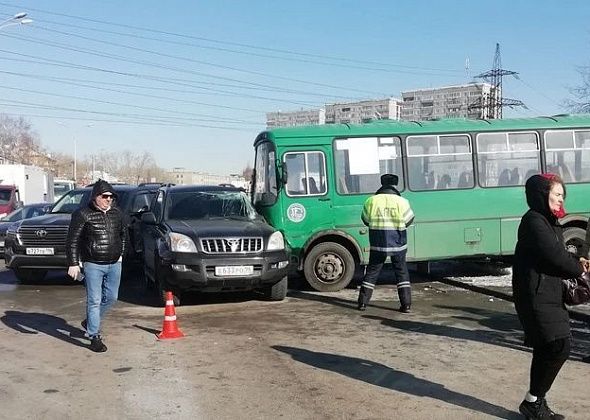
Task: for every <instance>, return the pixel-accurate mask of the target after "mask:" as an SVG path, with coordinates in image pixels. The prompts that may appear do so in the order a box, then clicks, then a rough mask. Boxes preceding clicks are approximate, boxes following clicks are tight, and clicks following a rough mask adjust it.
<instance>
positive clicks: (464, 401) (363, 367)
mask: <svg viewBox="0 0 590 420" xmlns="http://www.w3.org/2000/svg"><path fill="white" fill-rule="evenodd" d="M272 348H273V349H275V350H278V351H281V352H283V353H286V354H288V355H290V356H291V357H292V358H293V360H296V361H298V362H301V363H305V364H307V365H309V366H313V367H316V368H319V369H324V370H328V371H331V372H335V373H338V374H340V375H344V376H347V377H349V378H352V379H356V380H359V381H363V382H367V383H369V384H372V385H377V386H380V387H383V388H387V389H391V390H394V391H397V392H403V393H405V394H409V395H415V396H417V397H429V398H434V399H437V400H440V401H443V402H445V403H448V404H453V405H456V406H459V407H463V408H467V409H469V410H473V411H477V412H480V413H483V414H487V415H490V416H494V417H499V418H502V419H520V418H521V415H520V414H518V413H516V412H514V411H510V410H507V409H505V408H504V407H500V406H498V405H495V404H491V403H488V402H486V401H483V400H480V399H479V398H475V397H472V396H471V395H466V394H462V393H460V392H456V391H453V390H451V389H448V388H446V387H445V386H444V385H442V384H439V383H436V382H432V381H429V380H427V379H422V378H419V377H417V376H415V375H412V374H410V373H406V372H403V371H401V370H397V369H393V368H391V367H389V366H386V365H383V364H381V363H376V362H373V361H370V360H366V359H360V358H356V357H349V356H343V355H339V354H330V353H320V352H315V351H311V350H306V349H301V348H296V347H287V346H272Z"/></svg>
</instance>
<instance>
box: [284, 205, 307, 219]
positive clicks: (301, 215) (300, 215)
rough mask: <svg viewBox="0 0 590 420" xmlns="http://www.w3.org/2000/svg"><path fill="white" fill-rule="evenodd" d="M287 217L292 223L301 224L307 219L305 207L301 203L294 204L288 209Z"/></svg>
mask: <svg viewBox="0 0 590 420" xmlns="http://www.w3.org/2000/svg"><path fill="white" fill-rule="evenodd" d="M287 217H288V218H289V220H290V221H292V222H295V223H299V222H301V221H302V220H303V219H305V207H303V206H302V205H301V204H299V203H293V204H291V205H290V206H289V208H287Z"/></svg>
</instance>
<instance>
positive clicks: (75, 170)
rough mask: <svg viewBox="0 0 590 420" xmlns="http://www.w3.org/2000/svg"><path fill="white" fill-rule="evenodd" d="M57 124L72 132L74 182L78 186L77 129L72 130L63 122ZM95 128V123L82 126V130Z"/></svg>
mask: <svg viewBox="0 0 590 420" xmlns="http://www.w3.org/2000/svg"><path fill="white" fill-rule="evenodd" d="M55 123H56V124H59V125H61V126H63V127H66V128H69V129H71V130H72V141H73V142H74V182H75V183H76V184H77V183H78V139H77V138H76V128H75V127H74V128H72V127H70V126H69V125H67V124H66V123H64V122H62V121H56V122H55ZM93 126H94V123H88V124H86V125H84V126H82V128H92V127H93Z"/></svg>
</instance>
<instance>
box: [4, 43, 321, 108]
mask: <svg viewBox="0 0 590 420" xmlns="http://www.w3.org/2000/svg"><path fill="white" fill-rule="evenodd" d="M0 52H3V53H6V54H14V55H17V56H20V57H29V58H34V59H40V60H43V61H44V62H41V63H39V62H38V61H31V62H33V63H37V64H46V65H55V66H60V67H67V68H74V69H78V70H89V71H97V72H102V73H107V74H115V75H119V76H127V77H134V78H139V79H144V80H151V81H158V82H161V83H165V84H172V85H177V86H185V87H192V88H197V89H204V90H209V91H212V92H217V91H218V90H216V89H212V88H206V87H201V86H195V85H194V84H192V83H193V82H192V81H186V79H174V78H171V77H159V76H150V75H145V74H140V73H128V72H122V71H116V70H110V69H104V68H100V67H92V66H84V65H79V64H73V63H69V62H65V61H60V60H52V59H47V58H44V57H37V56H33V55H29V54H22V53H17V52H14V51H7V50H1V49H0ZM6 59H7V58H5V57H0V60H6ZM14 61H16V60H14ZM21 61H23V62H26V61H27V60H21ZM183 80H184V82H183ZM223 92H225V91H223ZM235 96H240V97H249V98H254V99H262V100H269V101H275V102H285V103H292V104H295V105H309V104H310V103H309V102H302V101H289V100H285V99H276V98H267V97H263V96H258V95H246V94H241V95H240V94H236V95H235ZM202 105H205V106H212V107H218V108H226V109H240V110H245V111H251V112H260V111H258V110H252V109H244V108H236V107H230V106H227V105H216V104H206V103H202Z"/></svg>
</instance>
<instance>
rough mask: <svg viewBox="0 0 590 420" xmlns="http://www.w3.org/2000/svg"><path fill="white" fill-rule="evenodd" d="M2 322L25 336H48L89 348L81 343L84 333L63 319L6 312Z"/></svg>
mask: <svg viewBox="0 0 590 420" xmlns="http://www.w3.org/2000/svg"><path fill="white" fill-rule="evenodd" d="M0 321H2V322H3V323H4V325H6V326H7V327H10V328H12V329H13V330H15V331H18V332H20V333H23V334H39V333H41V334H47V335H48V336H50V337H54V338H57V339H59V340H62V341H65V342H66V343H69V344H73V345H74V346H78V347H88V345H87V344H85V343H84V342H82V341H80V340H79V338H80V339H81V338H83V337H84V331H82V330H81V329H79V328H76V327H73V326H71V325H70V324H68V323H67V322H66V321H65V320H64V319H63V318H60V317H57V316H54V315H48V314H43V313H39V312H21V311H6V312H4V316H2V317H1V318H0Z"/></svg>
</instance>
